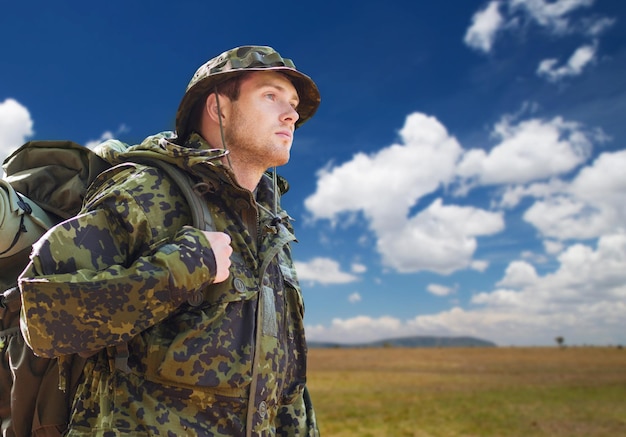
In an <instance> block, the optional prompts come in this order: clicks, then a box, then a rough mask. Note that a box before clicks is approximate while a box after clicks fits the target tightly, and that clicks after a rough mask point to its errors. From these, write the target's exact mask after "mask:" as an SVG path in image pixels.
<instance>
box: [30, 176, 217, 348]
mask: <svg viewBox="0 0 626 437" xmlns="http://www.w3.org/2000/svg"><path fill="white" fill-rule="evenodd" d="M117 176H119V175H117ZM117 176H116V177H117ZM153 177H157V178H160V176H159V175H158V173H154V174H153V173H152V171H151V170H147V171H143V172H141V173H140V174H132V175H131V174H128V175H122V176H121V178H126V180H129V181H133V180H134V182H128V183H125V184H124V185H123V189H120V188H119V187H118V186H115V185H114V184H112V185H111V187H115V188H111V189H110V190H108V191H107V189H104V191H102V192H99V193H96V196H97V198H98V201H97V202H95V203H94V204H93V205H92V209H91V210H88V211H86V212H84V213H83V214H81V215H79V216H77V217H74V218H72V219H70V220H68V221H66V222H64V223H62V224H60V225H57V226H56V227H54V228H53V229H52V230H51V231H49V232H48V233H47V234H46V235H45V236H44V238H43V239H42V240H40V242H39V243H37V245H36V247H35V249H34V252H33V255H32V257H31V262H30V264H29V265H28V267H27V268H26V270H25V271H24V273H23V274H22V276H21V278H20V281H19V282H20V288H21V291H22V302H23V308H22V321H23V323H22V330H23V332H24V337H25V339H26V341H27V342H28V343H29V345H30V346H31V348H32V349H33V350H34V351H35V353H37V354H39V355H42V356H48V357H51V356H57V355H65V354H70V353H80V352H90V351H95V350H99V349H102V348H104V347H107V346H111V345H115V344H118V343H121V342H126V341H128V340H130V338H132V337H133V336H135V335H137V334H138V333H140V332H141V331H142V330H144V329H146V328H148V327H150V326H152V325H154V324H155V323H158V322H159V321H161V320H163V319H164V318H165V317H167V316H168V315H170V314H171V313H172V312H173V311H174V310H175V309H176V308H177V307H178V306H180V304H181V303H183V302H185V301H186V299H187V298H188V297H189V296H190V294H191V292H192V291H195V290H198V289H202V288H204V287H206V286H207V285H208V284H210V283H212V282H214V280H215V276H216V273H217V266H216V261H215V255H214V253H213V250H212V249H211V245H210V243H209V241H208V239H207V235H206V234H205V233H204V232H202V231H200V230H198V229H195V228H192V227H189V226H183V225H184V224H185V223H186V222H187V221H188V217H187V216H186V215H185V214H184V213H181V209H182V208H181V204H182V205H184V200H181V199H179V198H178V197H177V196H176V195H174V194H172V193H173V192H172V191H171V190H169V188H171V187H168V186H167V184H168V182H167V181H164V180H161V179H155V180H151V178H153ZM156 182H158V183H159V184H162V187H161V188H162V191H161V193H169V194H168V195H167V196H163V195H159V194H156V195H155V194H154V193H151V192H150V188H148V187H154V183H156ZM152 189H154V188H152ZM181 202H182V203H181ZM176 229H178V230H177V231H174V230H176ZM223 250H224V249H220V251H223Z"/></svg>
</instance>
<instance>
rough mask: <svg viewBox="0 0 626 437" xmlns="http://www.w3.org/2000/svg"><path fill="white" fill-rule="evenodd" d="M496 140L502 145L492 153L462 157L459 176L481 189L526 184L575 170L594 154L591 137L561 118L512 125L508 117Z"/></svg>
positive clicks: (496, 132) (496, 130)
mask: <svg viewBox="0 0 626 437" xmlns="http://www.w3.org/2000/svg"><path fill="white" fill-rule="evenodd" d="M493 136H494V137H496V138H498V139H499V140H500V142H499V144H497V145H496V146H495V147H493V148H492V149H491V150H490V151H485V150H483V149H471V150H468V151H467V152H465V153H464V154H463V158H462V160H461V162H460V163H459V165H458V168H457V173H458V175H459V176H461V177H463V178H469V179H473V180H474V181H475V183H477V184H482V185H492V184H520V183H527V182H531V181H534V180H538V179H545V178H549V177H552V176H556V175H560V174H564V173H567V172H569V171H571V170H573V169H575V168H576V167H577V166H579V165H580V164H582V163H584V162H585V161H586V160H587V159H588V158H589V156H590V154H591V150H592V141H591V139H592V138H590V137H591V134H589V133H587V132H585V131H584V130H583V129H582V127H581V126H580V125H579V124H578V123H576V122H571V121H566V120H563V119H562V118H561V117H555V118H553V119H552V120H549V121H546V120H542V119H538V118H535V119H530V120H525V121H521V122H520V123H518V124H513V123H512V122H511V118H510V117H508V116H505V117H503V118H502V120H501V121H500V122H499V123H497V124H496V126H495V127H494V130H493ZM509 194H510V193H509Z"/></svg>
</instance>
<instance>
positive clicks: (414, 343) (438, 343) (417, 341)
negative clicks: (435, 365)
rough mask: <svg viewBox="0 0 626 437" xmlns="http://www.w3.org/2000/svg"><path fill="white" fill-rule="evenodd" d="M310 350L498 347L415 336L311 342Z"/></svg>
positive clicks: (477, 340) (472, 339) (479, 341)
mask: <svg viewBox="0 0 626 437" xmlns="http://www.w3.org/2000/svg"><path fill="white" fill-rule="evenodd" d="M308 346H309V348H359V347H496V346H497V345H496V344H495V343H493V342H491V341H488V340H483V339H480V338H475V337H435V336H415V337H402V338H389V339H386V340H377V341H372V342H369V343H330V342H319V341H311V342H309V343H308Z"/></svg>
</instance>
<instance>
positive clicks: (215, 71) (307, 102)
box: [176, 46, 320, 139]
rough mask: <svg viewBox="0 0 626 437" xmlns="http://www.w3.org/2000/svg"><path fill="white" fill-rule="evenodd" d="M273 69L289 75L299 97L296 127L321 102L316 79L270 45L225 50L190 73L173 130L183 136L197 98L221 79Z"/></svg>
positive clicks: (221, 80)
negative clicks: (300, 69)
mask: <svg viewBox="0 0 626 437" xmlns="http://www.w3.org/2000/svg"><path fill="white" fill-rule="evenodd" d="M267 70H274V71H280V72H281V73H283V74H285V75H287V76H289V78H290V79H291V81H292V83H293V85H294V87H295V88H296V91H297V92H298V97H299V98H300V103H299V104H298V107H297V108H296V110H297V111H298V115H299V116H300V118H299V119H298V121H297V122H296V129H297V128H299V127H300V126H302V124H303V123H304V122H306V121H307V120H308V119H309V118H311V117H312V116H313V114H315V111H317V107H318V106H319V104H320V93H319V90H318V89H317V85H315V82H313V80H312V79H311V78H310V77H309V76H307V75H306V74H303V73H301V72H300V71H298V70H297V69H296V66H295V65H294V63H293V61H292V60H291V59H287V58H283V57H282V56H280V54H279V53H278V52H277V51H276V50H274V49H273V48H271V47H266V46H243V47H236V48H234V49H231V50H228V51H226V52H224V53H222V54H221V55H219V56H216V57H215V58H213V59H211V60H209V61H208V62H206V63H205V64H203V65H202V66H200V68H198V70H197V71H196V73H195V74H194V75H193V77H192V78H191V81H190V82H189V84H188V85H187V89H186V92H185V95H184V96H183V98H182V100H181V102H180V105H179V106H178V112H177V113H176V131H177V132H178V136H179V137H180V138H182V139H186V138H187V135H188V133H189V132H188V128H189V126H188V122H189V116H190V113H191V110H192V108H193V106H194V105H195V103H196V101H197V100H198V99H199V98H200V97H202V96H204V95H206V94H207V93H208V92H209V91H211V90H212V89H213V88H214V87H215V86H216V85H218V84H219V83H220V82H223V81H225V80H226V79H228V78H230V77H233V76H235V75H238V74H241V73H242V72H245V71H267Z"/></svg>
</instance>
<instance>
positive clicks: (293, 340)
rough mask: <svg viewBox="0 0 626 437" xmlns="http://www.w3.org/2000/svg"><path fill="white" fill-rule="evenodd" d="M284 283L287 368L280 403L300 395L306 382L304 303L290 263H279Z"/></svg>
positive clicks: (285, 402) (291, 400)
mask: <svg viewBox="0 0 626 437" xmlns="http://www.w3.org/2000/svg"><path fill="white" fill-rule="evenodd" d="M281 272H282V274H283V280H284V284H285V299H286V304H287V311H286V316H287V320H286V328H285V330H286V335H287V338H286V341H285V345H286V346H285V347H286V355H287V369H286V374H285V383H284V385H283V388H282V396H281V403H282V404H283V405H288V404H291V403H293V402H294V401H295V400H296V399H298V398H299V397H300V396H302V393H303V392H304V387H305V384H306V355H307V347H306V340H305V337H304V303H303V300H302V291H301V289H300V284H299V283H298V278H297V276H296V274H295V270H294V269H293V267H290V264H286V263H281Z"/></svg>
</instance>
